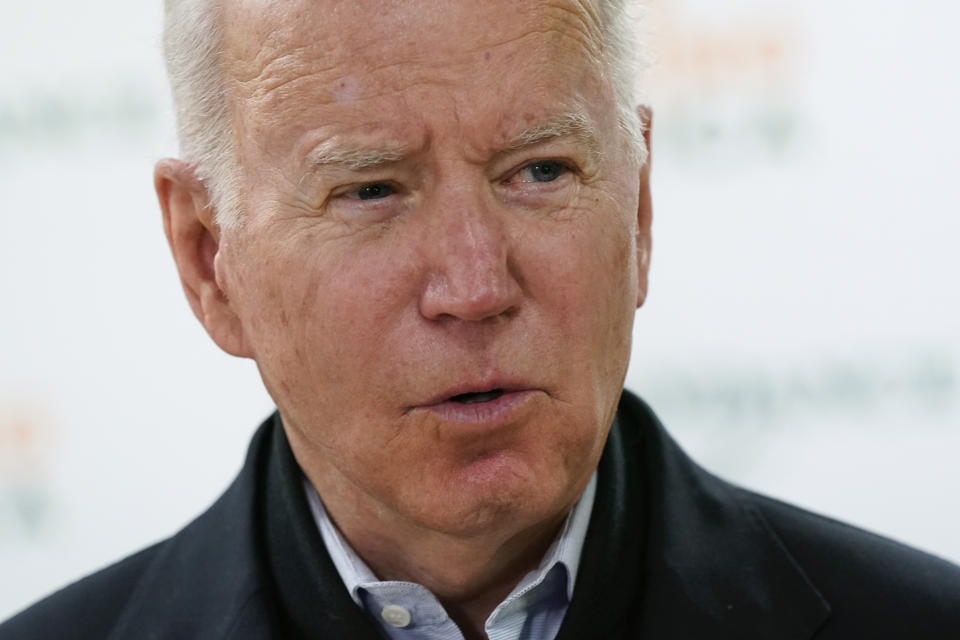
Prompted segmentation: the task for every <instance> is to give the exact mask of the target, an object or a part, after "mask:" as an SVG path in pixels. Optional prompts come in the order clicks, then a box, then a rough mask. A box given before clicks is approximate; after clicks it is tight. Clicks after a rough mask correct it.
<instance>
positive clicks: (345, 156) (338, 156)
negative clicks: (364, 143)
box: [304, 140, 406, 172]
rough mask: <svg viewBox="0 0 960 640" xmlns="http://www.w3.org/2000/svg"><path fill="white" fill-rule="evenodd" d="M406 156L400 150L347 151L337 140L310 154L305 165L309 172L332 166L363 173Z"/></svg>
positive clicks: (326, 143)
mask: <svg viewBox="0 0 960 640" xmlns="http://www.w3.org/2000/svg"><path fill="white" fill-rule="evenodd" d="M405 155H406V154H405V153H404V152H403V151H402V150H400V149H399V148H395V149H388V148H384V149H373V148H371V149H363V148H357V149H347V148H343V147H339V146H337V141H336V140H328V141H327V142H325V143H324V144H321V145H320V146H318V147H316V148H315V149H313V150H312V151H311V152H310V153H308V154H307V157H306V159H305V163H304V164H305V166H306V168H307V172H310V171H315V170H316V169H318V168H320V167H330V166H336V167H341V168H344V169H349V170H351V171H362V170H364V169H375V168H377V167H381V166H383V165H385V164H390V163H391V162H399V161H400V160H402V159H403V158H404V157H405Z"/></svg>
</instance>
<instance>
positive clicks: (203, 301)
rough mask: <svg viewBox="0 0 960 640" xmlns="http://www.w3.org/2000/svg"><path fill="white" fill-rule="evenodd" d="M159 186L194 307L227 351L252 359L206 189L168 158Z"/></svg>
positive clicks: (157, 172) (166, 226)
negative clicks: (222, 272)
mask: <svg viewBox="0 0 960 640" xmlns="http://www.w3.org/2000/svg"><path fill="white" fill-rule="evenodd" d="M154 188H155V189H156V192H157V198H158V199H159V201H160V209H161V211H162V212H163V230H164V233H165V234H166V236H167V242H168V243H169V244H170V250H171V252H172V253H173V259H174V262H176V265H177V271H178V272H179V274H180V283H181V284H182V285H183V291H184V293H185V294H186V296H187V301H188V302H189V303H190V308H191V309H192V310H193V313H194V315H195V316H197V319H198V320H200V323H201V324H202V325H203V326H204V328H205V329H206V330H207V333H209V334H210V337H211V338H213V341H214V342H216V343H217V345H218V346H219V347H220V348H221V349H223V350H224V351H226V352H227V353H229V354H231V355H235V356H240V357H250V353H249V352H248V349H247V347H246V343H245V340H244V334H243V326H242V324H241V322H240V318H239V317H238V316H237V315H236V313H234V311H233V308H232V306H231V304H230V301H229V299H228V298H227V295H226V292H225V291H224V290H223V289H222V287H221V283H220V281H219V279H218V278H217V273H216V262H217V260H218V253H219V251H220V232H219V228H218V227H217V225H216V223H215V221H214V216H213V208H212V207H211V206H210V205H209V195H208V193H207V188H206V186H205V185H204V184H203V182H202V181H201V180H200V179H199V178H198V177H197V175H196V173H195V171H194V170H193V167H192V166H190V165H189V164H187V163H185V162H183V161H180V160H174V159H169V158H168V159H165V160H161V161H160V162H158V163H157V166H156V168H155V169H154Z"/></svg>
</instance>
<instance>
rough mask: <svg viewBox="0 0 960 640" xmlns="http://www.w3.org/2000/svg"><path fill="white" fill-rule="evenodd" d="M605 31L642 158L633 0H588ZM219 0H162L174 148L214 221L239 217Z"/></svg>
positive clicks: (614, 82) (624, 114)
mask: <svg viewBox="0 0 960 640" xmlns="http://www.w3.org/2000/svg"><path fill="white" fill-rule="evenodd" d="M594 1H595V2H597V3H598V5H599V6H598V7H597V10H598V15H599V19H600V22H601V28H602V30H603V34H604V41H603V48H604V51H603V56H604V60H605V64H606V68H607V72H608V73H609V74H610V83H611V86H612V88H613V92H614V98H615V101H616V107H617V116H618V120H619V124H620V128H621V129H622V131H623V133H624V134H625V135H626V137H627V142H628V144H629V147H630V150H631V152H632V153H633V155H634V157H635V158H636V159H637V160H638V161H639V162H640V163H641V164H643V163H644V162H646V158H647V148H646V145H645V144H644V139H643V127H644V126H645V123H643V122H641V120H640V117H639V115H638V114H637V111H636V107H637V105H638V104H639V102H638V95H637V87H638V85H639V86H642V82H641V81H640V76H641V73H642V72H643V71H644V70H645V69H646V66H647V59H646V56H645V55H644V53H643V52H642V51H641V49H640V48H639V47H638V44H637V37H636V33H637V24H638V21H637V20H636V16H635V15H632V14H631V9H634V3H633V2H631V0H594ZM221 13H222V7H221V0H164V27H163V52H164V57H165V59H166V65H167V75H168V76H169V79H170V89H171V93H172V96H173V105H174V111H175V113H176V118H177V135H178V138H179V141H180V155H181V156H182V158H183V160H184V161H186V162H188V163H190V164H191V165H193V166H194V170H195V171H196V173H197V176H198V177H199V178H200V180H201V181H203V183H204V184H205V185H206V187H207V192H208V194H209V197H210V201H209V203H208V206H211V207H213V210H214V212H215V215H216V218H215V220H216V223H217V224H218V225H220V226H221V227H222V228H229V227H235V226H237V225H239V224H240V223H241V222H242V218H243V216H242V201H241V198H240V166H239V159H238V157H237V149H236V144H235V143H236V140H235V137H234V131H233V123H232V120H231V117H230V102H229V95H228V91H227V85H226V80H225V77H224V74H223V72H222V70H221V67H220V64H221V51H222V48H223V22H222V20H221Z"/></svg>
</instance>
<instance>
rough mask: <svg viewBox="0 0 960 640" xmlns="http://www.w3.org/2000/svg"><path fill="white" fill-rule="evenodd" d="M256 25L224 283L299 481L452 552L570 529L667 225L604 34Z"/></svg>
mask: <svg viewBox="0 0 960 640" xmlns="http://www.w3.org/2000/svg"><path fill="white" fill-rule="evenodd" d="M232 7H233V8H231V9H229V10H228V15H227V24H228V25H229V27H228V35H227V42H226V55H225V70H226V74H227V77H228V83H229V87H230V91H231V95H232V107H233V117H234V124H235V131H237V132H238V133H237V136H238V142H239V153H240V161H241V163H242V167H243V172H242V189H243V199H244V208H245V211H246V212H245V224H244V225H243V226H242V227H240V228H239V229H237V230H235V231H225V232H224V233H223V234H222V236H221V237H220V244H219V250H218V254H217V257H216V263H215V264H216V274H217V281H218V283H219V284H220V285H221V287H222V289H223V291H224V293H225V295H226V299H227V300H228V301H229V305H230V307H231V309H232V311H233V312H234V313H235V314H236V315H237V317H238V319H239V326H240V327H241V329H240V331H241V333H242V336H241V337H240V338H239V342H240V343H242V345H243V348H242V351H243V353H244V354H247V355H250V356H251V357H253V358H254V359H255V360H256V362H257V364H258V366H259V369H260V372H261V374H262V376H263V379H264V382H265V383H266V385H267V387H268V389H269V391H270V393H271V395H272V396H273V398H274V400H275V401H276V403H277V405H278V407H279V409H280V412H281V414H282V416H283V418H284V422H285V424H286V425H287V428H288V432H289V434H290V439H291V443H292V444H293V447H294V450H295V452H296V454H297V457H298V459H299V460H300V462H301V465H302V466H304V468H305V469H306V470H307V472H308V475H310V477H311V480H313V481H314V483H315V484H318V485H320V486H321V492H324V491H326V492H327V493H325V494H324V497H325V499H329V500H330V501H333V502H337V501H340V502H343V503H346V504H353V505H355V509H356V510H357V511H358V512H359V513H367V514H371V515H376V516H377V517H382V516H386V517H388V518H399V519H401V520H403V521H406V522H409V523H413V524H416V525H419V526H424V527H428V528H431V529H434V530H439V531H443V532H447V533H452V534H468V533H470V532H471V531H480V530H482V529H483V528H485V527H487V528H488V527H490V526H492V525H495V524H502V523H503V522H504V519H510V520H511V521H512V522H514V523H515V525H516V526H520V527H522V526H524V525H525V524H530V525H532V524H534V523H536V522H540V521H543V520H545V519H549V518H551V517H556V516H557V514H561V513H563V512H564V511H565V510H566V509H567V508H568V507H569V506H570V505H571V504H572V503H573V502H574V501H575V500H576V498H577V496H578V495H579V493H580V491H581V490H582V489H583V487H584V486H585V484H586V482H587V480H588V479H589V477H590V474H591V473H592V471H593V469H594V467H595V465H596V462H597V460H598V458H599V455H600V452H601V449H602V447H603V443H604V441H605V438H606V434H607V429H608V426H609V424H610V421H611V419H612V416H613V413H614V411H615V407H616V402H617V400H618V398H619V394H620V389H621V384H622V382H623V377H624V375H625V371H626V367H627V360H628V356H629V351H630V335H631V328H632V323H633V315H634V310H635V308H636V306H637V304H638V300H639V299H642V292H640V288H641V285H640V284H639V282H640V281H641V278H640V275H641V274H639V273H638V271H640V270H641V268H640V267H638V260H637V247H638V244H640V245H641V246H646V242H647V236H646V234H647V232H648V230H647V228H646V226H645V225H641V226H640V227H638V220H637V211H638V193H639V191H640V188H639V182H640V180H639V175H640V174H639V172H640V167H639V166H638V164H637V163H636V161H635V160H633V159H632V157H631V156H630V154H629V152H628V147H627V145H626V141H625V139H624V137H623V135H622V134H621V133H620V132H619V130H618V125H617V118H616V112H615V107H614V102H613V97H612V91H611V88H610V86H609V81H608V79H607V74H606V72H605V70H604V68H603V67H602V66H601V63H600V46H601V45H600V41H599V34H598V32H597V24H596V22H595V20H594V18H593V16H592V15H591V14H590V13H589V12H587V11H585V10H584V8H583V7H582V6H580V3H574V2H569V3H567V2H562V1H559V0H558V1H557V2H545V1H540V2H517V0H509V1H506V0H504V1H500V0H496V1H490V0H484V2H476V1H475V0H464V1H459V0H457V1H452V0H448V1H445V2H442V3H437V2H433V1H432V0H423V1H416V0H413V1H405V2H386V3H385V2H380V1H373V0H362V1H353V2H349V3H347V2H338V3H323V2H311V1H303V2H296V3H294V2H285V3H265V2H251V3H248V4H246V5H244V4H243V3H239V6H238V5H232ZM334 493H336V494H337V495H333V494H334ZM344 501H346V502H344ZM334 515H337V514H336V510H334Z"/></svg>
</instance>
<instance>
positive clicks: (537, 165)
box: [518, 160, 567, 182]
mask: <svg viewBox="0 0 960 640" xmlns="http://www.w3.org/2000/svg"><path fill="white" fill-rule="evenodd" d="M566 171H567V167H566V166H565V165H564V164H563V163H562V162H558V161H556V160H540V161H538V162H534V163H533V164H528V165H527V166H526V167H524V168H523V169H521V170H520V173H519V174H518V179H519V180H520V182H553V181H554V180H556V179H557V178H559V177H560V176H562V175H563V174H564V173H565V172H566Z"/></svg>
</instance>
